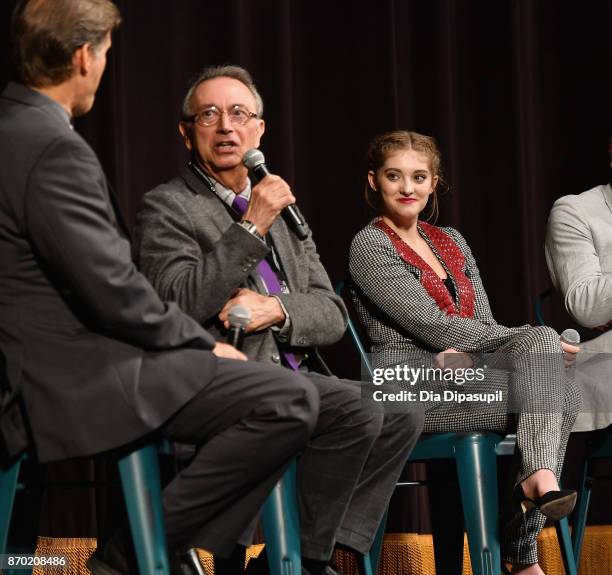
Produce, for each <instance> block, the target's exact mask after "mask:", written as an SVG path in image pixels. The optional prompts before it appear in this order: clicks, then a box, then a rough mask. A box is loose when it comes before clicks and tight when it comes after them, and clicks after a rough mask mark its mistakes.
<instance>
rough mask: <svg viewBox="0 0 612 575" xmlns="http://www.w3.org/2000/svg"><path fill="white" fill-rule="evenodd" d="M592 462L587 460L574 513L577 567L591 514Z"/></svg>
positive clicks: (573, 531) (573, 540)
mask: <svg viewBox="0 0 612 575" xmlns="http://www.w3.org/2000/svg"><path fill="white" fill-rule="evenodd" d="M590 473H591V461H590V460H589V459H587V460H586V461H585V463H584V466H583V468H582V477H581V478H580V486H579V488H578V501H577V503H576V509H575V511H574V520H573V526H574V527H573V529H572V548H573V552H574V559H575V561H576V566H578V565H579V563H580V553H581V552H582V542H583V540H584V530H585V528H586V522H587V515H588V513H589V503H590V501H591V489H592V488H593V482H592V480H591V478H590Z"/></svg>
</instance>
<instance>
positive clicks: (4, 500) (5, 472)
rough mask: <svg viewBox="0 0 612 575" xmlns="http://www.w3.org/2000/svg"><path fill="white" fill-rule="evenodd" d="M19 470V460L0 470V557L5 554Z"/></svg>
mask: <svg viewBox="0 0 612 575" xmlns="http://www.w3.org/2000/svg"><path fill="white" fill-rule="evenodd" d="M20 468H21V459H19V460H17V461H16V462H15V463H13V465H11V466H10V467H9V468H7V469H0V555H4V554H5V553H6V545H7V541H8V534H9V529H10V527H11V516H12V515H13V504H14V503H15V493H16V492H17V479H18V478H19V470H20Z"/></svg>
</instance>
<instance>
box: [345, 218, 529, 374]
mask: <svg viewBox="0 0 612 575" xmlns="http://www.w3.org/2000/svg"><path fill="white" fill-rule="evenodd" d="M375 221H376V220H372V221H371V222H370V223H369V224H368V225H367V226H366V227H365V228H363V229H362V230H361V231H360V232H359V233H358V234H357V235H356V236H355V237H354V238H353V242H352V244H351V251H350V261H349V271H350V275H351V278H352V287H353V289H352V296H353V301H354V304H355V307H356V310H357V313H358V315H359V317H360V319H361V321H362V323H363V325H364V326H365V328H366V330H367V333H368V337H369V340H370V348H371V351H372V353H373V354H374V356H375V363H376V364H382V365H385V364H386V365H388V364H390V363H392V362H393V359H394V358H396V357H397V356H398V354H402V353H410V352H412V351H422V350H426V351H430V352H439V351H443V350H445V349H448V348H451V347H452V348H455V349H457V350H458V351H464V352H468V353H478V352H491V351H495V350H496V349H498V348H499V347H501V346H502V345H504V344H505V343H507V342H509V341H510V340H511V339H512V338H513V337H514V336H515V335H517V334H519V333H522V332H524V331H527V330H529V329H530V326H529V325H524V326H521V327H505V326H503V325H499V324H498V323H497V322H496V321H495V319H494V318H493V314H492V312H491V308H490V306H489V300H488V298H487V294H486V293H485V290H484V287H483V285H482V281H481V279H480V273H479V272H478V267H477V266H476V261H475V259H474V256H473V255H472V252H471V250H470V248H469V247H468V245H467V243H466V241H465V239H464V238H463V236H462V235H461V234H460V233H459V232H458V231H457V230H455V229H453V228H442V230H443V231H444V232H446V233H447V234H449V235H450V236H451V237H452V238H453V239H454V240H455V242H456V243H457V245H458V246H459V248H460V249H461V252H462V253H463V254H464V256H465V267H464V269H463V272H464V273H465V275H466V276H467V277H468V279H469V280H470V282H471V284H472V286H473V288H474V294H475V301H474V317H473V318H465V317H459V316H450V315H447V314H446V313H445V312H443V311H442V310H440V308H439V307H438V305H437V303H436V302H435V301H434V299H433V298H432V297H431V296H430V295H429V294H428V293H427V291H426V290H425V288H424V287H423V285H422V284H421V281H420V277H421V270H420V269H419V268H417V267H416V266H413V265H410V264H409V263H407V262H405V261H404V260H403V259H402V258H401V257H400V255H399V254H398V253H397V251H396V249H395V247H394V246H393V244H392V243H391V240H390V239H389V238H388V236H387V235H386V234H385V233H384V232H383V231H382V230H380V229H379V228H377V227H376V226H374V225H373V224H374V222H375ZM422 236H423V238H424V239H425V241H427V242H428V244H429V245H430V247H431V248H432V250H433V251H434V253H435V252H436V249H435V247H434V245H433V244H432V243H431V242H430V241H429V238H428V237H427V236H426V235H425V234H422ZM441 263H442V265H443V266H445V264H444V262H441ZM447 272H448V270H447ZM449 275H450V274H449ZM451 279H452V277H451Z"/></svg>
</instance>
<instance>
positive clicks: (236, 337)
mask: <svg viewBox="0 0 612 575" xmlns="http://www.w3.org/2000/svg"><path fill="white" fill-rule="evenodd" d="M227 320H228V321H229V328H228V333H227V343H229V344H230V345H233V346H234V347H235V348H236V349H237V350H241V349H242V344H243V343H244V330H245V328H246V326H247V325H248V324H249V322H250V321H251V312H250V311H249V310H248V309H247V308H246V307H244V306H243V305H235V306H233V307H232V308H231V309H230V310H229V313H228V314H227Z"/></svg>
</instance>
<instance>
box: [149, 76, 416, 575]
mask: <svg viewBox="0 0 612 575" xmlns="http://www.w3.org/2000/svg"><path fill="white" fill-rule="evenodd" d="M262 114H263V102H262V100H261V97H260V95H259V93H258V92H257V89H256V88H255V85H254V84H253V81H252V79H251V77H250V75H249V74H248V72H247V71H246V70H244V69H243V68H239V67H237V66H220V67H211V68H207V69H205V70H204V71H203V72H202V73H201V74H200V75H199V76H198V77H197V78H195V79H194V80H193V82H192V83H191V87H190V88H189V91H188V93H187V95H186V97H185V100H184V105H183V120H182V121H181V122H180V125H179V130H180V133H181V135H182V137H183V139H184V142H185V145H186V147H187V149H188V150H190V151H191V152H192V161H191V163H190V164H189V166H187V167H186V168H185V170H184V171H183V173H182V174H181V175H180V176H179V177H177V178H174V179H173V180H171V181H170V182H168V183H166V184H163V185H161V186H158V187H157V188H155V189H154V190H152V191H151V192H149V193H148V194H146V195H145V199H144V206H143V209H142V211H141V212H140V214H139V216H138V224H139V240H140V242H139V243H140V250H139V253H140V264H141V266H142V270H143V273H145V274H146V275H147V276H148V277H149V279H150V280H151V282H152V283H153V285H154V286H155V287H156V288H157V290H158V291H159V293H160V294H161V296H162V297H163V298H166V299H169V300H173V301H176V302H178V304H179V305H180V306H181V308H182V309H183V310H185V311H186V312H187V313H189V314H190V315H191V316H193V317H194V318H195V319H196V320H197V321H198V322H200V323H201V324H203V325H204V326H205V327H206V328H207V329H209V330H210V332H211V333H213V334H214V335H215V337H216V338H218V339H222V338H224V337H226V334H225V330H226V328H227V327H228V313H229V311H230V310H231V308H232V307H234V306H235V305H238V304H240V305H242V306H244V307H245V308H247V309H248V310H249V312H250V318H251V319H250V322H249V323H248V325H247V326H246V332H247V333H246V337H245V341H244V351H245V353H246V354H247V356H248V357H249V358H250V359H256V360H257V361H259V362H262V363H270V364H275V365H279V364H282V365H284V366H285V367H287V368H288V370H289V369H291V370H299V371H301V372H302V373H304V374H305V375H306V376H307V377H308V379H309V380H310V381H311V382H312V383H313V384H314V385H315V386H316V387H317V389H318V390H319V394H320V397H321V409H320V414H319V419H318V422H317V426H316V428H315V431H314V433H313V435H312V437H311V441H310V442H309V445H308V448H307V449H306V450H305V452H304V454H303V455H302V456H301V458H300V463H299V471H298V473H299V476H298V477H299V497H300V521H301V528H302V555H303V560H304V565H305V566H306V568H307V569H308V570H309V572H311V573H313V574H319V573H328V574H330V573H333V572H334V571H333V569H332V568H331V567H330V566H329V564H328V562H329V560H330V557H331V554H332V551H333V548H334V545H335V544H341V545H343V546H345V547H349V548H351V549H355V550H357V551H359V552H361V553H365V552H367V551H368V550H369V548H370V546H371V543H372V540H373V537H374V535H375V532H376V529H377V527H378V524H379V522H380V520H381V518H382V515H383V513H384V511H385V508H386V505H387V503H388V501H389V498H390V496H391V493H392V491H393V489H394V486H395V483H396V480H397V478H398V476H399V474H400V472H401V469H402V467H403V465H404V463H405V461H406V458H407V456H408V454H409V453H410V450H411V449H412V447H413V445H414V443H415V441H416V439H417V437H418V433H419V430H420V428H421V425H422V417H421V416H420V415H417V414H414V415H406V414H396V415H393V416H384V415H383V413H382V412H375V411H374V410H373V409H372V408H368V407H367V406H365V405H364V404H363V403H362V402H361V390H360V384H359V383H357V382H351V381H341V380H339V379H337V378H335V377H332V376H330V375H329V372H326V370H325V368H324V366H323V365H322V363H321V361H320V358H319V356H318V354H317V351H316V346H319V345H327V344H331V343H334V342H335V341H337V340H338V339H340V337H341V336H342V334H343V333H344V330H345V327H346V310H345V307H344V305H343V303H342V300H341V299H340V298H339V297H338V296H336V295H335V294H334V292H333V290H332V288H331V285H330V281H329V278H328V276H327V274H326V272H325V270H324V268H323V266H322V265H321V263H320V261H319V256H318V254H317V250H316V246H315V244H314V242H313V240H312V236H311V234H310V232H308V235H307V237H306V239H305V240H304V241H301V240H299V239H298V238H297V237H296V235H294V234H293V233H292V231H291V229H290V228H289V227H288V226H287V224H286V223H285V221H284V219H283V218H281V217H279V214H280V212H281V210H282V209H283V208H285V207H286V206H287V205H289V204H292V203H294V202H295V198H294V196H293V194H292V192H291V190H290V188H289V186H288V185H287V183H286V182H285V181H284V180H282V179H281V178H280V177H278V176H274V175H268V176H266V177H265V178H264V179H263V180H262V181H261V182H260V183H258V184H257V185H254V186H251V183H250V181H249V178H248V173H247V169H246V168H245V167H244V166H243V164H242V158H243V155H244V154H245V152H246V151H247V150H249V149H252V148H256V147H258V146H259V142H260V138H261V136H262V135H263V133H264V129H265V124H264V120H263V119H262ZM320 371H322V372H323V373H326V375H323V374H321V373H319V372H320Z"/></svg>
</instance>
